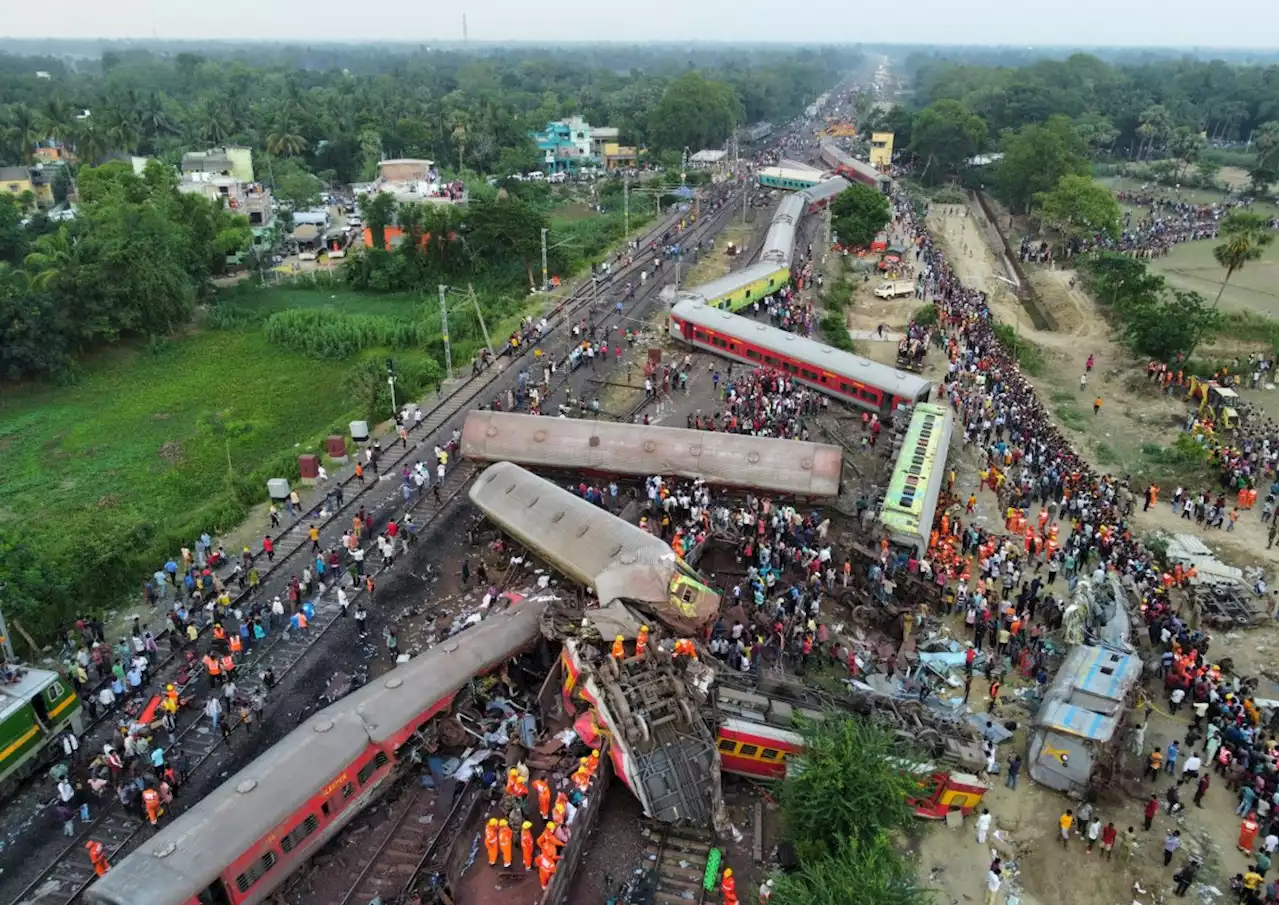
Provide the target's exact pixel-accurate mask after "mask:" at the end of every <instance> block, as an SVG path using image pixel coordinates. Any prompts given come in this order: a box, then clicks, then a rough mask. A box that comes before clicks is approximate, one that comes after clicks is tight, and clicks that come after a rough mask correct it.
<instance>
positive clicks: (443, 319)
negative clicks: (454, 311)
mask: <svg viewBox="0 0 1280 905" xmlns="http://www.w3.org/2000/svg"><path fill="white" fill-rule="evenodd" d="M439 290H440V335H441V338H442V339H444V375H445V379H446V380H453V350H452V349H450V348H449V304H448V302H447V301H445V295H446V293H448V291H449V287H448V286H446V285H445V284H444V283H441V284H440V285H439Z"/></svg>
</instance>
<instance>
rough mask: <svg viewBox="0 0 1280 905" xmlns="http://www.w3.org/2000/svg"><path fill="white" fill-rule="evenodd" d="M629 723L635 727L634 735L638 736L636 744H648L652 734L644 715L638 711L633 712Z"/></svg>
mask: <svg viewBox="0 0 1280 905" xmlns="http://www.w3.org/2000/svg"><path fill="white" fill-rule="evenodd" d="M631 723H632V725H633V726H634V727H635V730H636V735H637V736H639V741H638V742H637V744H645V745H647V744H649V742H650V741H651V739H652V736H651V735H650V734H649V724H648V723H646V722H645V721H644V717H642V716H640V714H638V713H637V714H633V715H632V717H631Z"/></svg>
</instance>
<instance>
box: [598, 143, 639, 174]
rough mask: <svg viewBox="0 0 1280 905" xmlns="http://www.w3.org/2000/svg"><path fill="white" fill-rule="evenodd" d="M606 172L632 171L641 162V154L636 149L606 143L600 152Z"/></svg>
mask: <svg viewBox="0 0 1280 905" xmlns="http://www.w3.org/2000/svg"><path fill="white" fill-rule="evenodd" d="M600 156H601V158H602V159H603V160H604V168H605V169H606V170H623V169H632V168H634V167H635V166H636V164H637V163H638V162H639V154H638V153H637V152H636V149H635V148H634V147H630V146H627V145H620V144H618V143H616V142H612V141H611V142H606V143H605V145H604V147H603V148H602V149H601V151H600Z"/></svg>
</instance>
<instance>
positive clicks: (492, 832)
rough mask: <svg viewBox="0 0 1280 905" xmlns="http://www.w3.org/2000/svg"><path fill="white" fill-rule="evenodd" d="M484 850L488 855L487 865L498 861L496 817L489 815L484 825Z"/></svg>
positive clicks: (492, 864) (491, 865)
mask: <svg viewBox="0 0 1280 905" xmlns="http://www.w3.org/2000/svg"><path fill="white" fill-rule="evenodd" d="M484 850H485V852H486V853H487V854H488V855H489V866H490V867H493V866H494V865H495V864H497V863H498V818H497V817H490V818H489V822H488V823H486V824H485V825H484Z"/></svg>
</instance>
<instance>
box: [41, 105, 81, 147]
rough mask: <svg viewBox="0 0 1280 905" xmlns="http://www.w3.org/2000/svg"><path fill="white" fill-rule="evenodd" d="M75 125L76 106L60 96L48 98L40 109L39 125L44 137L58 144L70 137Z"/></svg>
mask: <svg viewBox="0 0 1280 905" xmlns="http://www.w3.org/2000/svg"><path fill="white" fill-rule="evenodd" d="M75 125H76V108H75V107H73V106H72V105H71V102H70V101H67V100H65V99H63V98H61V97H55V98H51V99H49V100H48V101H47V102H46V103H45V105H44V107H43V108H42V109H41V111H40V127H41V129H42V130H43V131H44V136H45V138H51V139H53V140H54V141H56V142H58V143H59V144H64V143H66V142H67V141H68V139H70V137H71V132H72V130H73V129H74V128H75Z"/></svg>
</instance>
